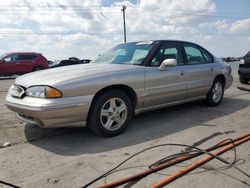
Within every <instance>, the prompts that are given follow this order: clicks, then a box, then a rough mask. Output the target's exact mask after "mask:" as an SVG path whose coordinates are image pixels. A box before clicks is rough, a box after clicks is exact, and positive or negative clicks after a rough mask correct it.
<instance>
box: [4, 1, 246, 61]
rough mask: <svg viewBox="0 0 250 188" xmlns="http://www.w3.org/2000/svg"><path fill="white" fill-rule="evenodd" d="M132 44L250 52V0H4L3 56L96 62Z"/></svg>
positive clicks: (224, 53) (221, 52)
mask: <svg viewBox="0 0 250 188" xmlns="http://www.w3.org/2000/svg"><path fill="white" fill-rule="evenodd" d="M122 5H126V6H127V9H126V30H127V42H133V41H142V40H157V39H177V40H185V41H191V42H195V43H197V44H200V45H201V46H203V47H205V48H206V49H207V50H209V51H210V52H212V53H213V54H214V55H216V56H218V57H228V56H243V55H245V54H246V53H247V51H249V50H250V0H127V1H118V0H53V1H52V0H42V1H41V0H8V1H0V40H1V43H0V54H3V53H6V52H15V51H22V52H23V51H35V52H39V53H42V54H43V55H44V56H45V57H46V58H47V59H48V60H60V59H65V58H68V57H72V56H73V57H78V58H80V59H95V57H96V56H97V55H98V54H100V53H103V52H104V51H106V50H108V49H110V48H112V47H113V46H114V45H116V44H120V43H123V42H124V41H123V17H122V11H121V8H122Z"/></svg>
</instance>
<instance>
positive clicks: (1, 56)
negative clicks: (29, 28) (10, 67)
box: [0, 53, 8, 59]
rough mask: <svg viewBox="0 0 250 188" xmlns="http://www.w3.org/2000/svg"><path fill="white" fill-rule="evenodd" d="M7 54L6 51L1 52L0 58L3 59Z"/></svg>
mask: <svg viewBox="0 0 250 188" xmlns="http://www.w3.org/2000/svg"><path fill="white" fill-rule="evenodd" d="M7 55H8V53H5V54H3V55H0V59H3V58H4V57H5V56H7Z"/></svg>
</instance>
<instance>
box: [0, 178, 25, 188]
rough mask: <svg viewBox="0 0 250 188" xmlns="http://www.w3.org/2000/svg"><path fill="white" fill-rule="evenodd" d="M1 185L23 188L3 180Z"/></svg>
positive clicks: (0, 182) (0, 181)
mask: <svg viewBox="0 0 250 188" xmlns="http://www.w3.org/2000/svg"><path fill="white" fill-rule="evenodd" d="M0 184H4V185H8V186H10V187H13V188H21V187H19V186H17V185H14V184H12V183H8V182H5V181H2V180H0Z"/></svg>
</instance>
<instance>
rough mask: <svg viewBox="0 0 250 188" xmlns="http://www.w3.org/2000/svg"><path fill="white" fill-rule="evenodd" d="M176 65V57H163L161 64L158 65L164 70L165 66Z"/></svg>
mask: <svg viewBox="0 0 250 188" xmlns="http://www.w3.org/2000/svg"><path fill="white" fill-rule="evenodd" d="M176 66H177V60H176V59H165V60H164V61H163V62H162V63H161V66H160V67H159V70H160V71H165V70H166V67H176Z"/></svg>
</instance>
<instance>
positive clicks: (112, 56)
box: [91, 42, 154, 65]
mask: <svg viewBox="0 0 250 188" xmlns="http://www.w3.org/2000/svg"><path fill="white" fill-rule="evenodd" d="M153 46H154V43H153V42H136V43H127V44H120V45H117V46H116V47H114V48H113V49H111V50H109V51H107V52H105V53H103V54H102V55H100V56H99V57H98V58H97V59H96V60H94V61H92V62H91V63H105V64H107V63H110V64H126V65H142V63H143V61H144V59H145V58H146V57H147V55H148V54H149V52H150V50H151V49H152V48H153Z"/></svg>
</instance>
